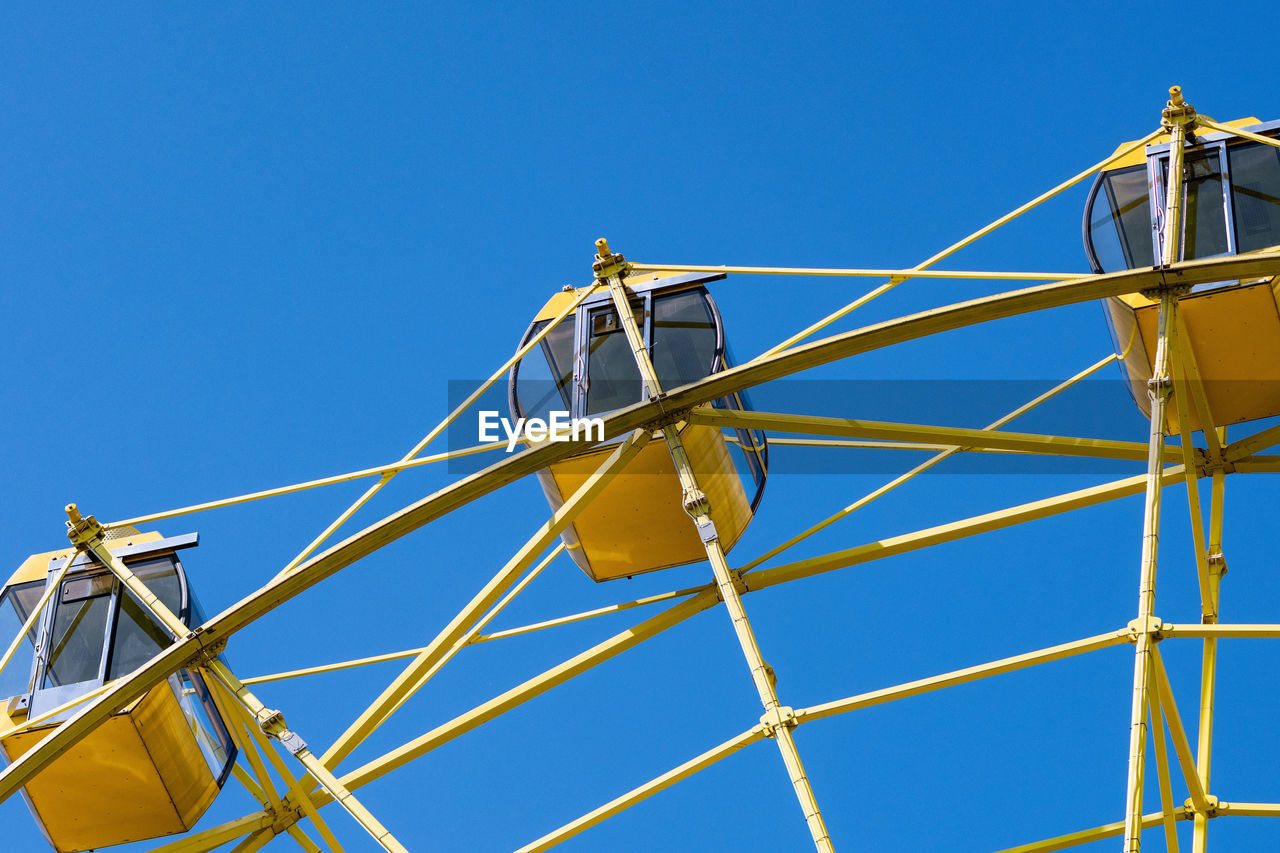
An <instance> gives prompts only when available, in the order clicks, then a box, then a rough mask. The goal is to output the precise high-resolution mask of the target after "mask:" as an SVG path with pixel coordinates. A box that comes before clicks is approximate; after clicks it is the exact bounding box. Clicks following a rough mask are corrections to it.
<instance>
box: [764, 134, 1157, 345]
mask: <svg viewBox="0 0 1280 853" xmlns="http://www.w3.org/2000/svg"><path fill="white" fill-rule="evenodd" d="M1162 132H1163V131H1162V130H1155V131H1152V132H1151V133H1149V134H1147V135H1146V136H1144V137H1143V138H1142V139H1139V140H1137V141H1135V142H1132V143H1130V144H1129V145H1126V146H1125V147H1124V148H1122V149H1121V150H1119V151H1117V152H1116V153H1114V154H1112V155H1111V156H1110V157H1108V158H1107V159H1105V160H1102V161H1101V162H1098V163H1095V164H1094V165H1092V166H1090V167H1089V168H1088V169H1085V170H1084V171H1083V172H1081V173H1080V174H1078V175H1076V176H1074V177H1071V178H1068V179H1067V180H1065V181H1063V182H1062V183H1060V184H1058V185H1057V186H1056V187H1054V188H1053V189H1051V190H1049V191H1048V192H1045V193H1041V194H1040V195H1038V196H1036V197H1035V198H1033V199H1032V200H1031V201H1029V202H1027V203H1026V204H1023V205H1021V206H1020V207H1017V208H1015V209H1013V210H1012V211H1010V212H1009V213H1006V214H1005V215H1004V216H1002V217H1000V218H999V219H997V220H995V221H994V222H992V223H990V224H989V225H986V226H984V227H982V228H979V229H978V230H977V231H974V232H973V233H972V234H970V235H969V236H968V237H965V238H964V239H963V240H960V241H959V242H956V243H952V244H951V245H950V246H948V247H947V248H945V249H943V250H942V251H941V252H938V253H937V254H936V255H934V256H932V257H930V258H928V259H927V260H924V261H922V262H920V263H919V264H916V266H915V267H914V268H912V269H911V270H909V271H906V274H904V275H902V276H895V277H894V278H891V279H890V280H889V281H888V282H886V283H885V284H882V285H881V286H880V287H878V288H876V289H875V290H873V291H871V292H870V293H867V294H865V295H863V296H861V297H859V298H858V299H855V300H854V301H853V302H850V303H849V304H848V305H846V306H845V307H843V308H841V309H839V310H838V311H834V312H832V313H831V314H828V315H827V316H826V317H824V318H823V319H821V320H819V321H818V322H816V323H814V324H813V325H811V326H809V327H807V328H805V329H803V330H802V331H800V332H797V333H796V334H794V335H792V336H791V337H789V338H787V339H786V340H785V341H783V342H782V343H780V344H777V345H776V346H773V347H770V348H769V349H768V350H766V351H765V352H764V353H763V354H762V355H760V356H759V357H758V358H759V359H765V358H768V357H770V356H773V355H777V354H778V353H780V352H782V351H783V350H786V349H790V348H791V347H793V346H795V345H796V344H797V343H799V342H800V341H803V340H804V339H805V338H807V337H809V336H810V335H812V334H813V333H814V332H817V331H820V330H822V329H825V328H826V327H827V326H829V325H831V324H832V323H834V322H835V321H836V320H839V319H840V318H841V317H844V316H846V315H847V314H849V313H851V312H853V311H855V310H857V309H858V308H860V307H862V306H863V305H865V304H867V303H868V302H870V301H871V300H873V299H875V298H876V297H878V296H880V295H881V294H883V293H886V292H887V291H889V290H892V289H893V288H894V287H896V286H898V285H899V284H901V283H902V282H904V281H907V280H909V279H910V278H911V277H912V276H914V275H916V274H917V273H918V272H920V271H922V270H924V269H927V268H928V267H931V266H933V265H934V264H936V263H937V262H938V261H941V260H943V259H944V258H947V257H950V256H951V255H953V254H955V253H956V252H958V251H960V250H961V249H963V248H964V247H965V246H968V245H969V244H970V243H973V242H974V241H975V240H978V239H980V238H982V237H985V236H986V235H987V234H990V233H991V232H992V231H995V230H996V229H997V228H999V227H1001V226H1002V225H1005V224H1007V223H1009V222H1011V221H1013V220H1014V219H1016V218H1018V217H1019V216H1021V215H1022V214H1024V213H1026V212H1027V211H1028V210H1031V209H1032V208H1034V207H1036V206H1037V205H1039V204H1041V203H1042V202H1045V201H1048V200H1049V199H1051V198H1053V197H1054V196H1056V195H1057V194H1058V193H1060V192H1063V191H1064V190H1067V189H1070V188H1071V187H1073V186H1075V185H1076V184H1078V183H1079V182H1080V181H1083V180H1084V179H1085V178H1087V177H1089V176H1090V175H1092V174H1094V173H1096V172H1100V171H1102V170H1103V169H1105V168H1107V166H1110V165H1111V164H1112V163H1114V162H1116V161H1117V160H1119V159H1121V158H1122V157H1127V156H1128V155H1129V154H1130V153H1131V152H1133V151H1137V150H1138V149H1140V148H1144V147H1146V145H1147V143H1148V142H1150V141H1151V140H1153V139H1155V138H1156V137H1157V136H1159V135H1160V134H1161V133H1162Z"/></svg>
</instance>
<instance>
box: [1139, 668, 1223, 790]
mask: <svg viewBox="0 0 1280 853" xmlns="http://www.w3.org/2000/svg"><path fill="white" fill-rule="evenodd" d="M1151 663H1152V676H1153V679H1152V681H1153V684H1154V686H1155V688H1156V693H1157V694H1158V695H1159V700H1160V707H1161V708H1163V709H1164V716H1165V722H1166V724H1167V725H1168V727H1169V734H1170V735H1171V736H1172V738H1173V750H1174V752H1175V753H1176V754H1177V756H1178V764H1179V765H1180V766H1181V767H1182V775H1183V778H1185V779H1186V782H1187V790H1188V791H1189V792H1190V795H1191V805H1192V807H1193V808H1195V810H1196V811H1198V812H1206V813H1207V812H1209V811H1211V810H1212V807H1211V805H1210V801H1209V797H1207V796H1206V794H1205V791H1204V788H1203V787H1202V786H1201V784H1200V776H1199V774H1198V773H1197V772H1196V759H1195V756H1194V755H1193V754H1192V752H1191V743H1190V742H1189V741H1188V740H1187V732H1186V729H1184V728H1183V727H1182V717H1181V716H1180V715H1179V714H1178V702H1177V700H1176V699H1175V698H1174V696H1173V687H1172V686H1171V685H1170V684H1169V675H1168V674H1167V673H1166V672H1165V669H1164V661H1163V660H1162V659H1161V657H1160V649H1159V648H1158V647H1157V646H1156V645H1155V644H1154V643H1153V644H1152V648H1151Z"/></svg>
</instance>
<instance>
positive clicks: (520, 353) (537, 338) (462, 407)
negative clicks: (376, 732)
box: [276, 285, 596, 579]
mask: <svg viewBox="0 0 1280 853" xmlns="http://www.w3.org/2000/svg"><path fill="white" fill-rule="evenodd" d="M595 290H596V288H595V286H594V285H593V286H591V287H587V288H583V289H582V290H581V291H580V292H578V293H577V294H575V296H574V298H573V301H571V302H570V303H569V304H568V305H567V306H566V307H565V308H564V310H562V311H561V312H560V313H559V314H557V315H556V316H555V318H554V319H553V320H552V321H551V322H549V323H547V325H546V326H545V327H544V328H543V329H541V330H540V331H539V332H538V333H537V334H535V335H534V336H533V337H532V338H530V339H529V341H528V342H527V343H526V344H525V345H524V346H522V347H520V348H519V349H517V350H516V352H515V354H514V355H513V356H511V358H509V359H507V360H506V361H505V362H504V363H503V365H502V367H499V368H498V369H497V370H495V371H494V372H493V374H492V375H491V376H490V377H489V378H488V379H486V380H485V381H484V382H483V383H481V385H480V387H479V388H477V389H476V390H475V391H473V392H471V395H470V396H469V397H467V399H465V400H463V401H462V402H461V403H459V404H458V406H457V408H455V409H454V410H453V411H452V412H450V413H449V415H448V416H447V417H446V418H445V419H444V420H442V421H441V422H440V423H438V424H436V426H435V428H434V429H432V430H431V432H429V433H427V434H426V436H425V437H424V438H423V439H422V440H421V441H419V442H418V443H417V444H415V445H414V446H413V449H412V450H410V451H409V452H408V453H406V454H405V456H404V458H403V459H401V460H400V461H401V462H408V461H409V460H410V459H412V458H413V457H415V456H417V455H418V454H419V453H421V452H422V450H423V448H425V447H426V446H427V445H428V444H430V443H431V442H432V441H434V440H435V438H436V436H438V435H440V433H442V432H444V431H445V430H446V429H448V428H449V425H450V424H452V423H453V422H454V420H455V419H456V418H457V417H458V416H459V415H461V414H462V413H463V412H465V411H466V410H467V409H468V408H470V406H471V404H472V403H474V402H475V401H476V400H478V399H480V396H481V395H482V394H484V392H485V391H487V390H489V388H490V387H491V386H492V385H493V383H495V382H497V381H498V380H499V379H501V378H502V377H503V376H506V375H507V372H508V371H509V370H511V367H512V365H514V364H515V363H516V362H518V361H519V360H520V359H522V358H524V356H525V354H527V353H528V352H529V351H530V350H532V349H533V348H534V347H535V346H537V345H538V344H539V343H541V342H542V339H543V338H545V337H546V336H547V335H549V334H550V333H551V330H552V329H554V328H555V327H556V326H557V325H559V324H560V322H561V321H563V320H564V319H565V318H566V317H568V316H569V315H570V314H573V313H574V311H576V310H577V308H578V306H579V305H580V304H581V303H582V302H583V300H585V299H586V298H587V297H588V296H590V295H591V294H592V293H594V292H595ZM396 473H397V472H395V471H391V472H388V473H386V474H383V475H382V477H381V478H380V479H379V480H378V482H376V483H374V484H373V485H372V486H370V487H369V489H368V490H367V491H366V492H365V493H364V494H363V495H361V496H360V497H359V498H357V499H356V501H355V503H353V504H351V506H349V507H348V508H347V509H345V510H343V512H342V514H341V515H339V516H338V517H337V518H336V519H334V521H333V522H332V523H331V524H330V525H329V526H328V527H326V528H325V529H324V530H323V531H321V533H320V535H319V536H317V537H316V538H315V539H313V540H312V541H311V544H309V545H307V547H305V548H303V549H302V550H301V551H299V552H298V555H297V556H296V557H294V558H293V559H292V560H290V561H289V563H288V564H287V565H286V566H285V567H284V568H283V569H281V570H280V571H279V573H278V574H277V575H276V579H279V578H281V577H284V576H285V575H287V574H289V573H291V572H292V571H293V570H294V569H296V568H297V567H298V565H299V564H300V563H302V561H303V560H305V559H306V558H307V557H309V556H310V555H311V554H312V553H313V552H314V551H315V550H316V549H317V548H319V547H320V546H321V545H322V544H323V543H324V542H325V540H327V539H328V538H329V537H330V536H332V535H333V533H334V532H335V531H336V530H337V529H338V528H339V527H341V526H342V525H343V524H345V523H346V521H347V519H349V518H350V517H351V516H352V515H353V514H354V513H355V512H356V511H357V510H359V509H360V508H361V507H362V506H364V505H365V504H366V503H368V502H369V500H370V499H371V498H372V497H373V496H374V495H376V494H377V493H378V492H379V491H380V490H381V489H382V487H383V486H385V485H386V484H387V483H389V482H391V479H392V478H393V477H395V475H396Z"/></svg>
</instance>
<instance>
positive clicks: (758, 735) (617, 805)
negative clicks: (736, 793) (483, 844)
mask: <svg viewBox="0 0 1280 853" xmlns="http://www.w3.org/2000/svg"><path fill="white" fill-rule="evenodd" d="M764 737H765V734H764V726H756V727H755V728H751V729H748V730H747V731H745V732H743V733H742V734H740V735H738V736H737V737H733V738H730V739H729V740H727V741H725V742H724V743H722V744H720V745H719V746H715V747H712V748H711V749H709V750H707V751H706V752H704V753H702V754H701V755H699V756H697V757H695V758H691V759H689V760H688V761H686V762H685V763H683V764H681V765H680V766H678V767H674V768H672V769H671V770H669V771H667V772H666V773H663V774H662V775H661V776H659V777H657V778H656V779H653V780H651V781H649V782H646V783H645V784H643V785H641V786H640V787H638V788H633V789H631V790H630V791H628V792H627V793H625V794H623V795H622V796H620V797H617V798H615V799H612V800H610V801H609V802H607V803H605V804H604V805H603V806H601V807H600V808H598V809H595V810H593V811H590V812H587V813H586V814H585V815H583V816H582V817H580V818H578V819H577V820H575V821H572V822H571V823H567V824H565V825H564V826H562V827H560V828H559V829H557V830H555V831H554V832H549V833H547V834H546V835H544V836H542V837H541V838H539V839H538V840H536V841H532V842H530V843H529V844H526V845H525V846H524V847H521V848H520V849H519V850H517V851H516V853H541V851H543V850H550V849H551V848H552V847H555V846H556V845H557V844H559V843H561V842H562V841H567V840H568V839H570V838H572V837H573V836H575V835H577V834H579V833H581V832H583V831H585V830H587V829H590V828H591V827H593V826H595V825H596V824H598V823H601V822H602V821H604V820H607V819H608V818H611V817H613V816H614V815H616V814H619V813H620V812H623V811H625V810H626V809H629V808H631V807H632V806H634V805H636V804H637V803H640V802H642V801H644V800H647V799H648V798H649V797H652V796H653V795H654V794H657V793H659V792H661V791H665V790H666V789H667V788H670V787H671V786H672V785H674V784H676V783H677V782H679V781H681V780H682V779H687V778H689V777H690V776H692V775H693V774H695V773H697V772H698V771H700V770H703V769H705V768H707V767H710V766H711V765H712V764H715V763H716V762H717V761H720V760H721V759H724V758H728V757H729V756H730V755H733V754H734V753H736V752H738V751H739V750H741V749H743V748H744V747H747V746H750V745H751V744H753V743H756V742H758V741H761V740H764Z"/></svg>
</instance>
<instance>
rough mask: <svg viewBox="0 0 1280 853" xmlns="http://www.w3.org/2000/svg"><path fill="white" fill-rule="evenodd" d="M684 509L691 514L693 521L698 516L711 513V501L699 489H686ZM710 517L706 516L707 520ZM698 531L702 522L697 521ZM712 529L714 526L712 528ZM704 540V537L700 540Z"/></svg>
mask: <svg viewBox="0 0 1280 853" xmlns="http://www.w3.org/2000/svg"><path fill="white" fill-rule="evenodd" d="M684 511H685V512H687V513H689V515H691V516H693V517H694V519H695V521H696V520H697V519H698V517H699V516H709V515H710V513H711V501H709V500H707V495H706V493H705V492H703V491H702V490H701V489H686V490H685V493H684ZM710 520H711V519H710V518H708V519H707V521H710ZM698 527H699V533H701V527H702V522H700V521H699V522H698ZM712 529H714V527H713V528H712ZM702 541H703V542H706V541H707V540H706V539H703V540H702Z"/></svg>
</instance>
